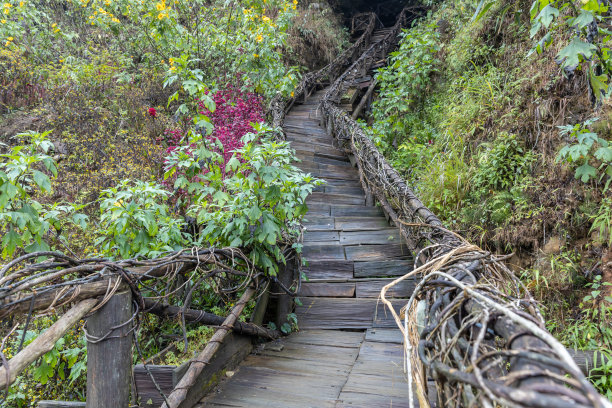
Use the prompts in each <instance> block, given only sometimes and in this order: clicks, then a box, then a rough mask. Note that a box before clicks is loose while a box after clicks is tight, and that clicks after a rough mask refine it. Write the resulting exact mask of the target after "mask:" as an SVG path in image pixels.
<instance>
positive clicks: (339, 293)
mask: <svg viewBox="0 0 612 408" xmlns="http://www.w3.org/2000/svg"><path fill="white" fill-rule="evenodd" d="M391 282H393V279H362V280H355V279H353V280H350V281H345V282H333V281H332V282H330V281H315V280H310V281H308V282H302V284H301V288H300V292H299V293H298V296H309V297H335V298H340V297H345V298H347V297H348V298H352V297H355V298H378V297H380V292H381V290H382V288H383V287H385V286H386V285H388V284H390V283H391ZM415 286H416V281H415V279H406V280H403V281H401V282H398V283H397V284H395V285H394V286H392V287H391V288H389V289H388V290H387V292H386V295H385V296H386V297H387V298H389V299H390V298H395V299H399V298H402V299H405V298H409V297H410V296H411V295H412V293H413V292H414V288H415Z"/></svg>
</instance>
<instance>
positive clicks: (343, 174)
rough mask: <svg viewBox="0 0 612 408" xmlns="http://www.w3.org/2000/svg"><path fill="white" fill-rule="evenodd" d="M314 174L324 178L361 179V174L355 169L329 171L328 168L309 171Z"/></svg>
mask: <svg viewBox="0 0 612 408" xmlns="http://www.w3.org/2000/svg"><path fill="white" fill-rule="evenodd" d="M309 173H310V174H312V175H313V176H315V177H317V178H320V179H323V180H359V174H357V172H353V171H348V170H347V171H344V172H334V173H329V172H328V171H327V170H316V171H309Z"/></svg>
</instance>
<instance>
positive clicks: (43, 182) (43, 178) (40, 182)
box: [34, 170, 51, 191]
mask: <svg viewBox="0 0 612 408" xmlns="http://www.w3.org/2000/svg"><path fill="white" fill-rule="evenodd" d="M34 182H35V183H36V185H37V186H38V187H39V188H40V189H41V190H42V191H50V190H51V181H50V180H49V177H48V176H47V175H46V174H45V173H43V172H40V171H38V170H34Z"/></svg>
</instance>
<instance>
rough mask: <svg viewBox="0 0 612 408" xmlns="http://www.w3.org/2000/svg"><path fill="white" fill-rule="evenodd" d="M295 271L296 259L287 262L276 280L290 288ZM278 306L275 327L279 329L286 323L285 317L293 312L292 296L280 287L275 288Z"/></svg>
mask: <svg viewBox="0 0 612 408" xmlns="http://www.w3.org/2000/svg"><path fill="white" fill-rule="evenodd" d="M296 270H297V262H296V259H295V258H293V259H291V260H289V261H287V264H286V265H285V266H284V267H283V268H282V269H280V270H279V272H278V280H279V282H280V283H282V284H283V286H284V287H285V288H287V289H289V288H291V286H292V285H293V282H294V278H295V272H296ZM277 292H278V293H279V295H278V305H277V308H276V327H278V328H280V327H281V326H282V325H283V324H284V323H287V315H288V314H289V313H291V312H293V296H291V295H289V294H288V293H286V292H285V291H284V290H283V289H281V288H280V286H279V285H278V286H277Z"/></svg>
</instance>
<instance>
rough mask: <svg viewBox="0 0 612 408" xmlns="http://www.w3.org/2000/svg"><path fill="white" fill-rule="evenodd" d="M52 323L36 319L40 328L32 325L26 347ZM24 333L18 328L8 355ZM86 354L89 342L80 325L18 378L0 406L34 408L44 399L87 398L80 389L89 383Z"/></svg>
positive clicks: (7, 354) (6, 353) (26, 334)
mask: <svg viewBox="0 0 612 408" xmlns="http://www.w3.org/2000/svg"><path fill="white" fill-rule="evenodd" d="M52 323H53V320H52V319H51V318H44V319H40V320H39V321H37V322H36V325H37V326H38V327H34V328H32V327H31V328H30V329H29V330H28V331H27V332H26V333H25V336H24V343H23V347H25V346H27V345H28V344H30V343H31V342H32V341H34V339H36V338H37V337H38V336H39V335H40V334H42V333H43V332H44V330H45V329H46V328H47V327H49V326H50V325H51V324H52ZM22 336H23V331H22V330H17V331H16V332H15V334H14V335H13V336H12V337H11V338H10V341H9V343H8V345H7V347H6V349H5V350H4V353H5V355H6V356H7V357H8V358H11V357H13V356H14V355H15V354H16V353H17V348H18V346H19V343H20V342H21V338H22ZM86 356H87V347H86V341H85V337H84V336H83V334H82V331H81V325H80V324H79V325H77V327H75V328H73V329H71V330H70V331H69V332H68V334H67V335H65V336H64V337H62V338H61V339H59V340H58V341H57V342H56V343H55V345H54V346H53V348H52V349H51V351H49V352H47V353H46V354H44V355H43V356H42V357H41V358H40V359H39V361H37V362H35V363H33V364H32V365H31V366H30V367H29V368H27V369H26V371H25V373H24V374H23V375H21V376H19V377H18V378H17V380H16V381H15V383H14V384H13V385H11V387H10V390H9V393H8V395H7V397H6V400H5V401H4V403H0V407H3V408H4V407H6V408H13V407H17V408H22V407H23V408H25V407H31V406H36V403H37V402H38V401H39V400H41V399H54V400H84V399H85V394H84V391H80V390H84V386H85V383H86V372H87V358H86Z"/></svg>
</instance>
